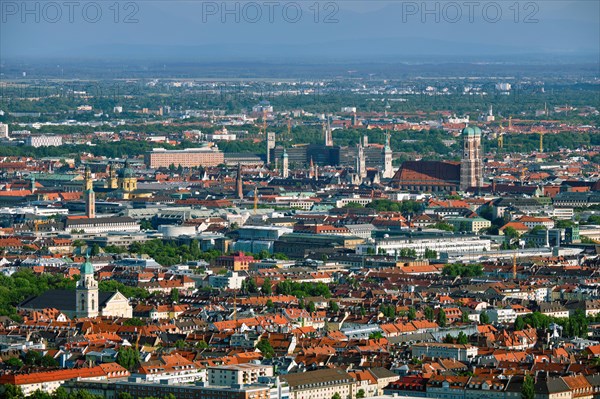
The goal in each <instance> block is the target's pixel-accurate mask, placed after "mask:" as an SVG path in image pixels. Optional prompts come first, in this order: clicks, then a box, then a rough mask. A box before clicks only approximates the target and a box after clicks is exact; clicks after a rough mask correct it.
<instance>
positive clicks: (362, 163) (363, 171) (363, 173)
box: [357, 136, 369, 179]
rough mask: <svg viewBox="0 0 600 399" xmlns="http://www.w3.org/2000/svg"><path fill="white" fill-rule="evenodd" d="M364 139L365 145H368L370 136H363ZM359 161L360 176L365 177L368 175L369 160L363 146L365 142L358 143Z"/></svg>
mask: <svg viewBox="0 0 600 399" xmlns="http://www.w3.org/2000/svg"><path fill="white" fill-rule="evenodd" d="M363 140H364V145H365V146H366V145H367V143H368V140H369V139H368V138H367V136H364V137H363ZM357 162H358V171H357V172H358V175H359V176H360V178H361V179H364V178H365V177H367V161H366V159H365V149H364V147H363V143H360V144H358V156H357Z"/></svg>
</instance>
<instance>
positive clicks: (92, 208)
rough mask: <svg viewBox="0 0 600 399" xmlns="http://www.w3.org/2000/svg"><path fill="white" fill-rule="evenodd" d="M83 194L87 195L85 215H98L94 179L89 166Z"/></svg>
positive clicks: (86, 169)
mask: <svg viewBox="0 0 600 399" xmlns="http://www.w3.org/2000/svg"><path fill="white" fill-rule="evenodd" d="M83 195H84V197H85V216H86V217H88V218H90V219H93V218H95V217H96V194H95V193H94V180H93V179H92V173H91V171H90V167H89V166H87V167H86V168H85V175H84V179H83Z"/></svg>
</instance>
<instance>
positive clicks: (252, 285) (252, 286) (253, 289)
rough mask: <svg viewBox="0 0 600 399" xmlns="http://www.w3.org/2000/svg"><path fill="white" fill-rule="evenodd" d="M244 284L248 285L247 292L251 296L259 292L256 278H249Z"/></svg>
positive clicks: (246, 286)
mask: <svg viewBox="0 0 600 399" xmlns="http://www.w3.org/2000/svg"><path fill="white" fill-rule="evenodd" d="M244 283H246V284H245V290H246V292H248V293H250V294H256V293H257V292H258V285H257V284H256V280H254V277H250V278H247V279H246V280H244Z"/></svg>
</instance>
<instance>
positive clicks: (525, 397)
mask: <svg viewBox="0 0 600 399" xmlns="http://www.w3.org/2000/svg"><path fill="white" fill-rule="evenodd" d="M534 397H535V385H534V381H533V378H532V377H531V376H530V375H526V376H525V379H524V380H523V386H522V387H521V399H533V398H534Z"/></svg>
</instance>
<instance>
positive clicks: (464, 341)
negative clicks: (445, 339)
mask: <svg viewBox="0 0 600 399" xmlns="http://www.w3.org/2000/svg"><path fill="white" fill-rule="evenodd" d="M456 343H457V344H461V345H466V344H468V343H469V337H467V334H465V333H464V332H462V331H461V332H459V333H458V337H457V338H456Z"/></svg>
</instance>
